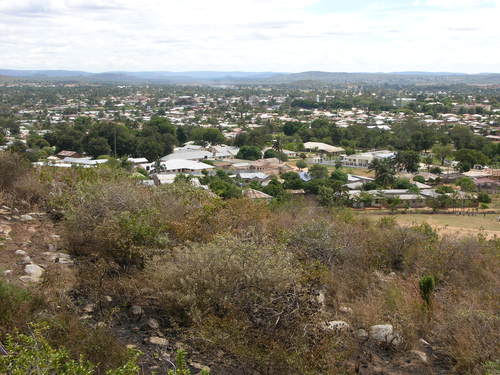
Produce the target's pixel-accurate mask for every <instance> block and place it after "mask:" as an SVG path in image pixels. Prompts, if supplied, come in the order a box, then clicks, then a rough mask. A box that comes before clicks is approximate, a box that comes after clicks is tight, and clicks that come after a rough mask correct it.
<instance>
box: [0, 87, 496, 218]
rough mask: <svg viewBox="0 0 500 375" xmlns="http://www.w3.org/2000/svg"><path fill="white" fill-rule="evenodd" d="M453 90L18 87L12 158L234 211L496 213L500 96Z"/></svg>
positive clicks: (5, 119) (7, 90)
mask: <svg viewBox="0 0 500 375" xmlns="http://www.w3.org/2000/svg"><path fill="white" fill-rule="evenodd" d="M453 90H454V89H452V88H448V89H447V90H444V89H441V88H440V89H435V88H433V87H432V86H429V87H427V88H426V89H425V90H424V89H422V90H421V89H417V88H415V87H407V88H403V89H401V88H379V87H371V88H370V87H368V88H365V87H363V86H359V85H358V86H352V87H323V88H321V89H315V88H295V87H283V86H272V85H267V86H264V85H253V86H236V85H233V86H230V87H218V86H213V87H210V86H209V87H207V86H201V85H200V86H182V85H170V86H168V85H164V86H162V85H117V84H83V83H58V82H55V83H54V82H49V83H47V82H22V81H21V82H11V81H8V82H5V83H3V85H2V86H0V94H1V104H2V116H1V117H0V126H1V130H2V133H1V137H2V138H1V143H2V146H0V147H1V148H2V149H3V150H14V151H19V152H23V153H26V155H27V157H28V158H29V159H30V160H31V161H32V162H33V164H34V165H36V166H38V167H40V168H44V167H60V168H68V167H83V168H88V167H97V166H100V165H103V164H105V163H108V164H109V163H115V164H118V165H121V166H122V167H124V168H127V169H129V170H130V171H133V176H134V177H135V178H137V179H139V180H141V183H143V184H146V185H161V184H169V183H174V182H175V181H177V180H179V179H181V180H182V179H188V180H190V181H191V183H192V184H193V185H195V186H198V187H200V188H202V189H209V190H211V191H212V192H214V193H215V194H217V195H219V196H221V197H223V198H225V199H228V198H234V197H240V196H245V197H248V198H251V199H262V200H278V201H284V200H287V199H292V198H296V197H299V196H306V197H316V198H315V199H314V201H316V202H317V203H319V204H320V205H324V206H350V207H354V208H357V209H362V208H371V209H373V208H380V209H390V210H391V211H392V212H396V211H398V210H408V209H410V208H424V207H427V208H432V209H433V211H434V212H435V211H437V210H440V209H443V210H449V209H455V210H454V211H453V212H461V213H471V212H478V210H479V209H482V210H483V211H485V212H488V211H487V209H488V208H489V205H490V204H491V202H492V196H493V197H495V195H496V193H497V192H498V186H499V185H500V170H499V169H498V163H499V161H500V159H499V155H500V135H497V134H498V131H499V129H500V101H499V97H498V89H495V88H494V87H493V88H489V89H488V88H483V87H479V88H474V87H462V88H461V89H455V90H457V91H453ZM458 208H460V209H461V210H457V209H458ZM490 212H494V211H490Z"/></svg>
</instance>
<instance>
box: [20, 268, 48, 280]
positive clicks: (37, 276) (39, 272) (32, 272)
mask: <svg viewBox="0 0 500 375" xmlns="http://www.w3.org/2000/svg"><path fill="white" fill-rule="evenodd" d="M24 272H26V273H27V275H28V276H30V277H31V279H32V281H33V282H39V281H40V280H41V278H42V276H43V273H44V272H45V270H44V269H43V268H42V267H40V266H39V265H38V264H27V265H26V266H25V267H24Z"/></svg>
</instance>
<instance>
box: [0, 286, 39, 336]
mask: <svg viewBox="0 0 500 375" xmlns="http://www.w3.org/2000/svg"><path fill="white" fill-rule="evenodd" d="M43 308H44V303H43V301H42V300H41V299H40V298H38V296H36V295H35V294H33V293H31V292H29V291H28V290H26V289H23V288H20V287H18V286H16V285H13V284H10V283H8V282H6V281H3V280H1V279H0V334H5V333H7V332H9V331H12V330H13V329H24V328H26V323H27V322H29V321H31V320H33V319H35V317H36V315H37V314H38V313H39V312H40V311H41V310H42V309H43Z"/></svg>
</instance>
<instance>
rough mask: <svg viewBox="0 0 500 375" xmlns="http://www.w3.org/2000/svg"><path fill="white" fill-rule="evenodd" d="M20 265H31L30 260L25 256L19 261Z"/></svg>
mask: <svg viewBox="0 0 500 375" xmlns="http://www.w3.org/2000/svg"><path fill="white" fill-rule="evenodd" d="M20 263H21V264H30V263H31V258H30V257H29V256H28V255H26V256H24V257H23V259H21V262H20Z"/></svg>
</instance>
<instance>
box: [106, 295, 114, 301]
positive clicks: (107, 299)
mask: <svg viewBox="0 0 500 375" xmlns="http://www.w3.org/2000/svg"><path fill="white" fill-rule="evenodd" d="M104 300H105V301H106V302H113V298H111V296H104Z"/></svg>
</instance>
